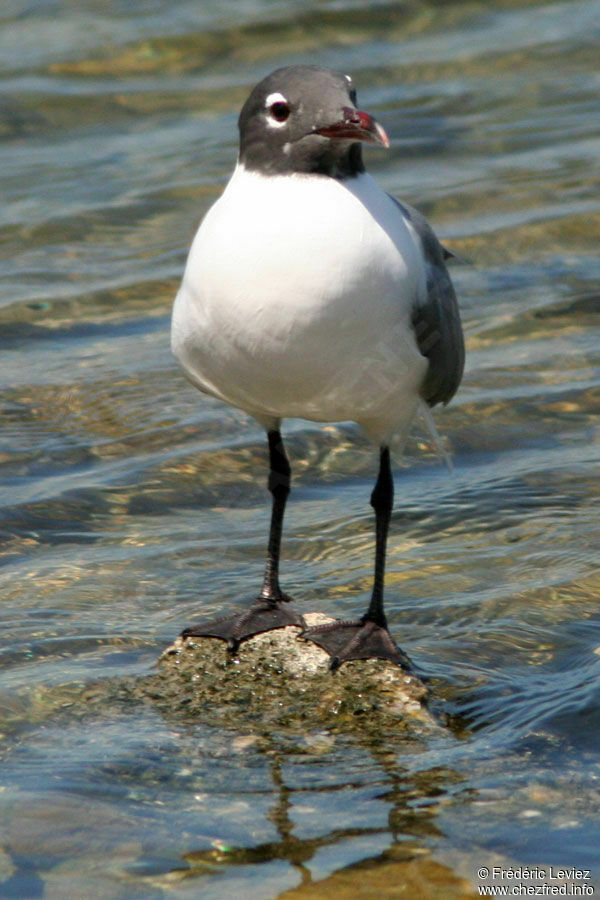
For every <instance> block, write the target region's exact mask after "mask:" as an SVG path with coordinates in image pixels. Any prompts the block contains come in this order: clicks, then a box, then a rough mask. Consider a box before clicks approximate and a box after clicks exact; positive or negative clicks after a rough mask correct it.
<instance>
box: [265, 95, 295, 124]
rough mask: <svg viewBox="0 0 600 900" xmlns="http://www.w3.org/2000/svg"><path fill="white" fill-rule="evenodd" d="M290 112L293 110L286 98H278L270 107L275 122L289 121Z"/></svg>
mask: <svg viewBox="0 0 600 900" xmlns="http://www.w3.org/2000/svg"><path fill="white" fill-rule="evenodd" d="M290 112H291V110H290V108H289V106H288V104H287V103H286V102H285V100H276V101H275V102H274V103H271V105H270V107H269V115H270V116H271V118H272V119H274V120H275V122H280V123H282V122H287V120H288V119H289V117H290Z"/></svg>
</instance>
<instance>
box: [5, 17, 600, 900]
mask: <svg viewBox="0 0 600 900" xmlns="http://www.w3.org/2000/svg"><path fill="white" fill-rule="evenodd" d="M298 10H299V7H298V4H294V3H292V2H291V0H279V2H277V3H269V2H267V0H245V2H241V3H240V2H236V3H233V2H231V0H229V2H223V0H221V2H219V3H213V2H207V3H202V4H200V3H194V2H192V0H189V2H172V3H167V2H165V0H152V2H147V3H144V4H130V3H126V2H114V3H112V4H105V3H103V2H99V0H97V2H92V0H83V2H78V3H71V2H67V0H63V2H52V0H45V2H38V3H37V4H30V3H26V2H25V0H8V2H5V4H4V6H3V11H2V13H1V14H0V25H1V27H0V192H1V195H2V198H3V202H2V204H1V207H0V341H1V343H0V351H1V357H0V360H1V372H2V379H1V383H0V408H1V410H2V418H1V420H0V477H1V479H2V486H3V491H2V496H1V500H0V536H1V539H2V549H1V561H2V564H3V565H2V568H1V569H0V584H1V596H2V606H1V611H0V616H1V619H0V621H1V627H2V633H3V637H4V640H3V642H2V644H3V645H2V650H1V656H0V664H1V666H2V677H1V688H0V691H1V696H0V719H1V724H0V731H1V732H2V742H1V745H0V748H1V753H2V768H1V771H0V804H1V805H2V808H3V817H2V825H1V826H0V896H3V897H15V898H16V897H42V896H43V897H46V898H63V897H65V896H76V897H78V898H88V897H89V898H94V900H96V898H110V900H117V898H118V900H130V898H152V900H154V898H167V897H173V898H187V897H198V896H202V897H203V898H219V900H220V898H224V897H233V896H236V895H243V896H244V897H248V898H257V900H258V898H274V897H278V896H280V895H285V896H286V897H287V896H289V897H311V898H315V897H317V898H318V897H320V896H321V893H320V892H321V891H322V892H323V894H322V895H323V896H324V895H325V893H327V896H328V897H337V898H342V897H353V898H355V897H363V896H364V897H366V896H372V895H376V896H379V897H384V898H385V897H390V898H391V897H394V896H399V895H400V894H399V893H398V892H399V891H400V889H402V890H403V891H404V894H403V895H412V896H415V897H421V896H422V897H429V896H431V897H443V898H447V897H459V896H465V897H466V896H468V894H469V891H470V890H471V887H473V886H476V885H477V883H478V875H477V872H478V869H479V868H480V867H481V866H487V867H493V866H500V867H504V868H506V867H508V866H509V865H513V866H516V865H528V866H534V865H537V866H538V867H543V868H545V870H546V871H547V872H549V866H550V865H553V866H555V867H556V868H558V867H559V866H562V867H573V866H575V867H579V868H582V869H591V874H590V879H589V880H588V881H587V882H584V881H582V880H579V881H575V882H574V883H577V884H578V885H580V886H582V885H583V886H584V887H586V886H587V887H589V886H595V887H596V893H597V892H599V891H600V859H599V856H600V853H599V851H598V847H599V846H600V824H599V823H600V817H599V811H600V810H599V807H600V798H599V794H598V785H599V783H600V766H599V760H600V756H599V750H600V738H599V737H598V726H599V724H600V689H599V687H598V685H599V683H600V682H599V680H598V676H599V674H600V570H599V569H598V546H599V543H600V515H599V512H598V510H599V502H598V501H599V496H600V487H599V479H598V472H599V469H600V427H599V418H598V412H599V410H600V377H599V371H600V293H599V289H598V282H599V278H600V262H599V259H598V231H599V226H600V199H599V192H598V187H599V186H600V177H599V175H598V166H597V160H598V157H599V155H600V124H599V123H600V120H599V118H598V89H599V86H600V82H599V76H598V68H597V54H598V38H599V37H600V3H598V2H591V0H579V2H577V0H574V2H564V3H539V2H538V3H526V2H522V0H512V2H511V0H506V2H498V3H495V4H493V5H490V4H484V3H478V2H470V3H452V2H441V0H439V2H430V3H422V2H407V3H387V2H379V3H372V4H369V5H366V4H361V3H357V2H352V0H340V2H329V0H321V2H318V0H314V2H307V3H304V4H303V5H302V11H301V12H299V11H298ZM300 61H306V62H310V63H318V64H324V65H330V66H334V67H336V68H340V69H342V70H344V71H350V72H352V74H353V76H354V79H355V81H356V82H357V84H358V86H359V94H360V99H361V104H362V106H363V107H365V108H367V109H369V110H371V111H373V112H374V113H375V114H376V115H377V117H378V119H379V120H380V121H381V122H382V123H383V124H384V125H385V128H386V130H387V131H388V133H389V134H390V136H391V137H392V148H391V150H390V151H389V152H388V153H387V154H386V153H382V152H377V151H369V153H368V161H367V162H368V165H369V168H370V169H371V171H373V172H374V174H375V175H376V176H377V178H378V180H379V181H380V182H381V183H382V185H383V186H384V187H385V188H386V189H387V190H389V191H390V192H392V193H394V194H396V195H397V196H399V197H402V198H404V199H405V200H407V201H408V202H410V203H413V204H414V205H415V206H417V207H419V208H420V209H421V210H422V211H423V212H424V213H425V214H426V215H427V216H428V217H429V218H430V220H431V221H432V223H433V224H434V226H435V228H436V230H437V232H438V234H439V235H440V236H441V237H442V238H443V239H444V240H445V241H446V243H447V244H448V246H449V247H450V248H451V249H452V250H454V251H455V252H456V253H457V254H458V255H460V256H461V257H464V258H465V259H466V260H468V261H469V264H465V265H454V266H453V277H454V280H455V283H456V286H457V291H458V293H459V296H460V299H461V307H462V314H463V320H464V324H465V330H466V334H467V353H468V355H467V369H466V373H465V378H464V383H463V385H462V387H461V389H460V391H459V394H458V395H457V397H456V398H455V399H454V401H453V402H452V404H451V405H450V406H449V407H448V408H447V409H446V410H442V411H440V412H439V413H438V414H436V419H437V423H438V427H439V428H440V429H441V431H442V433H443V435H444V441H445V444H446V446H447V448H448V450H449V452H450V453H451V455H452V459H453V463H454V472H453V474H452V475H449V474H448V473H447V472H446V470H445V468H444V466H443V465H442V464H441V463H440V461H439V460H438V459H437V457H436V454H435V452H434V450H433V448H432V447H431V445H430V442H429V439H428V438H427V435H426V432H425V431H424V429H423V428H422V427H421V425H420V424H419V423H417V424H416V425H415V428H414V432H413V436H412V438H411V440H410V442H409V444H408V447H407V451H406V454H405V456H404V458H403V459H399V458H396V460H395V469H396V476H397V477H396V510H395V514H394V519H393V523H392V534H391V539H390V553H389V573H388V585H389V587H388V594H387V596H388V600H387V602H388V609H389V618H390V623H391V627H392V630H393V632H394V634H395V636H396V637H397V638H398V640H399V642H400V643H401V645H402V646H403V648H404V649H405V650H406V651H407V652H408V653H409V654H410V656H411V657H412V658H413V659H414V660H415V661H416V663H417V665H418V667H419V671H420V673H421V674H422V675H423V676H426V677H427V678H428V679H429V686H430V688H431V691H432V709H433V711H434V713H435V714H436V716H438V717H439V720H440V722H441V723H442V725H443V728H441V729H440V730H439V733H435V734H434V735H432V736H430V737H429V738H427V739H426V740H422V741H417V742H414V741H412V742H411V741H407V740H405V739H403V738H402V737H401V736H398V735H395V734H382V735H381V736H380V740H379V741H377V740H373V739H372V736H371V737H370V739H369V740H364V741H362V740H359V739H357V738H356V735H354V734H344V733H343V732H341V733H340V732H339V731H336V729H335V727H334V725H335V723H334V722H332V728H331V729H330V730H328V729H325V730H323V731H321V732H319V733H308V734H305V735H301V734H300V735H298V734H293V735H288V734H285V733H283V732H282V733H272V734H267V735H265V734H262V733H261V732H260V727H259V726H258V725H257V727H256V728H255V729H249V728H248V724H247V723H244V726H243V728H240V729H239V730H237V731H236V729H235V728H231V727H228V728H225V727H222V728H219V727H218V726H217V725H216V724H215V723H214V721H213V720H212V719H211V720H210V722H208V721H204V720H202V719H199V718H197V717H189V716H188V717H186V716H182V715H178V714H177V713H175V712H174V713H173V714H172V715H167V714H165V713H164V710H161V708H159V707H158V706H157V707H153V706H152V704H149V703H145V704H139V703H136V702H133V701H132V699H131V694H130V693H129V692H128V691H127V690H126V689H125V687H124V685H127V684H131V683H132V682H133V681H135V680H136V679H138V680H139V681H140V683H143V681H144V679H147V678H148V677H150V676H151V674H152V672H153V671H154V669H153V666H154V663H155V661H156V659H157V657H158V655H159V653H160V651H161V650H162V649H163V648H164V647H165V646H166V645H167V644H168V643H169V642H170V641H171V640H172V639H173V638H174V636H175V635H176V634H177V633H178V632H179V630H180V629H181V627H182V626H183V625H185V624H187V623H189V622H190V621H191V620H193V619H194V618H197V617H198V616H199V614H200V613H207V614H210V613H213V612H216V611H221V610H224V609H230V608H234V607H235V606H237V605H238V604H239V603H241V602H243V600H244V599H246V598H248V597H249V596H251V594H252V592H253V591H255V590H256V588H257V586H258V583H259V580H260V577H261V570H262V561H263V551H264V544H265V535H266V528H267V519H268V502H267V495H266V492H265V487H264V485H265V477H266V474H265V452H264V448H263V436H262V433H261V431H260V429H259V428H258V426H256V425H255V424H254V423H253V422H251V421H249V420H248V419H247V418H246V417H245V416H244V415H242V414H241V413H238V412H236V411H234V410H231V409H227V408H224V407H223V406H222V405H220V404H219V403H217V402H216V401H212V400H210V399H208V398H205V397H204V398H203V397H201V396H200V395H199V394H198V393H197V392H195V391H194V390H193V389H192V388H191V387H189V386H187V384H186V383H185V382H184V379H183V378H182V376H181V374H180V373H179V371H178V370H177V368H176V366H175V364H174V362H173V361H172V359H171V358H170V355H169V346H168V345H169V340H168V331H169V315H170V306H171V302H172V297H173V295H174V292H175V290H176V286H177V282H178V279H179V277H180V275H181V271H182V266H183V263H184V260H185V255H186V250H187V246H188V244H189V241H190V239H191V237H192V235H193V232H194V229H195V227H196V225H197V222H198V220H199V218H200V217H201V215H202V214H203V212H204V211H205V210H206V208H207V207H208V205H209V204H210V203H211V202H212V201H213V199H214V198H215V197H216V196H217V195H218V193H219V191H220V190H221V187H222V185H223V183H224V181H225V180H226V178H227V176H228V173H229V171H230V170H231V167H232V165H233V162H234V159H235V152H236V131H235V122H236V116H237V111H238V109H239V106H240V104H241V102H242V100H243V98H244V97H245V95H246V93H247V92H248V89H249V88H250V86H251V85H252V84H254V83H255V82H256V81H257V80H258V79H259V78H260V77H262V75H264V74H265V73H266V72H268V71H269V70H271V69H273V68H275V67H276V66H279V65H283V64H287V63H292V62H300ZM285 433H286V435H287V442H288V448H289V452H290V457H291V461H292V466H293V468H294V476H295V481H294V487H295V491H294V493H293V495H292V500H291V502H290V506H289V510H288V513H287V518H286V532H285V543H284V563H283V571H284V577H285V586H286V588H287V589H288V590H289V591H290V592H291V593H293V594H294V595H295V596H296V598H297V600H298V603H299V605H300V607H301V608H302V609H306V610H309V609H315V608H318V609H321V610H322V611H323V612H326V613H329V614H336V615H341V616H343V617H351V616H352V615H355V614H357V613H358V612H360V611H361V610H362V608H363V606H364V604H365V601H366V598H367V596H368V587H369V580H370V576H371V556H372V547H373V538H372V521H371V515H370V508H369V506H368V502H367V501H368V496H369V492H370V489H371V486H372V482H373V477H374V471H375V453H374V451H373V449H372V448H371V447H370V446H369V445H368V443H367V441H366V440H365V438H364V437H362V436H361V435H360V434H359V433H357V432H356V430H355V429H354V428H353V427H352V426H346V425H337V426H330V427H325V428H323V427H319V426H315V425H312V424H308V423H304V422H290V423H288V424H287V428H286V431H285ZM257 736H260V740H257ZM594 879H595V881H594ZM546 880H548V879H546ZM563 882H564V878H563ZM563 882H560V881H556V880H555V881H554V882H550V884H559V883H563ZM496 883H500V882H496ZM505 883H506V882H505ZM531 883H532V882H529V884H531ZM513 884H514V882H513ZM299 885H304V887H298V886H299ZM470 886H471V887H470ZM296 888H297V890H296V891H295V890H294V889H296ZM369 892H370V893H369ZM581 895H582V896H591V894H589V892H588V893H587V894H583V893H582V894H581Z"/></svg>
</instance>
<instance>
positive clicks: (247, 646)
mask: <svg viewBox="0 0 600 900" xmlns="http://www.w3.org/2000/svg"><path fill="white" fill-rule="evenodd" d="M305 620H306V622H307V624H308V625H317V624H322V623H326V622H330V621H333V620H332V619H330V618H329V617H327V616H325V615H323V614H322V613H308V614H307V615H306V616H305ZM299 633H300V629H299V628H297V627H295V626H290V627H287V628H280V629H276V630H273V631H269V632H267V633H265V634H260V635H256V636H254V637H252V638H250V639H248V640H246V641H244V642H243V643H242V645H241V646H240V649H239V653H238V655H236V656H231V654H229V652H228V651H227V648H226V645H225V642H224V641H221V640H218V639H215V638H197V637H193V638H181V637H178V638H177V639H176V640H175V642H174V643H173V644H172V645H171V646H170V647H168V648H167V649H166V650H165V651H164V653H163V654H162V655H161V657H160V659H159V662H158V674H157V675H155V676H153V677H152V678H151V679H146V683H145V693H146V695H147V697H148V698H149V699H151V700H152V701H153V702H154V703H156V704H157V705H158V706H159V707H160V708H161V711H162V712H163V714H165V715H168V714H169V713H170V714H172V715H181V714H182V713H184V714H186V715H189V716H193V717H200V718H202V719H203V721H205V722H207V723H213V724H215V725H219V726H221V727H222V726H225V727H232V728H234V729H235V730H236V731H237V730H239V729H240V727H241V726H244V727H245V726H247V725H248V724H252V725H253V726H254V727H253V729H252V730H254V729H255V728H256V727H258V728H264V727H266V726H267V727H271V726H274V725H277V726H283V727H288V728H293V729H297V728H302V730H303V731H304V732H305V733H306V731H307V730H310V731H313V730H314V729H323V728H326V729H335V730H339V729H341V730H347V729H352V730H354V729H357V728H359V729H360V730H361V731H363V730H367V731H371V730H373V733H374V734H377V733H380V730H381V728H382V727H386V729H388V730H389V728H392V729H393V730H394V731H398V729H400V730H403V729H407V728H409V729H411V730H412V731H415V730H416V731H422V730H423V729H428V728H431V727H434V728H437V727H438V726H437V725H436V723H435V722H434V720H433V718H432V717H431V715H430V713H429V712H428V710H427V707H426V701H427V689H426V688H425V686H424V684H423V683H422V682H421V681H420V680H419V679H418V678H417V677H416V676H415V675H412V674H409V673H407V672H405V671H404V670H403V669H401V668H399V667H398V666H396V665H394V664H393V663H390V662H387V661H384V660H378V659H370V660H352V661H350V662H346V663H344V664H343V665H342V666H341V667H340V668H339V669H338V670H337V671H336V672H331V671H330V669H329V663H330V657H329V655H328V654H327V653H326V651H325V650H323V649H321V647H318V646H317V645H316V644H314V643H312V642H311V641H305V640H302V639H301V638H299Z"/></svg>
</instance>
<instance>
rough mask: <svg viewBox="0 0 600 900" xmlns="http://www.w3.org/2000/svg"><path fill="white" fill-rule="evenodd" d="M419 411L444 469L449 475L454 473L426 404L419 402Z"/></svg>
mask: <svg viewBox="0 0 600 900" xmlns="http://www.w3.org/2000/svg"><path fill="white" fill-rule="evenodd" d="M419 409H420V411H421V415H422V416H423V419H424V421H425V425H426V426H427V431H428V432H429V435H430V437H431V440H432V441H433V443H434V444H435V449H436V450H437V452H438V454H439V455H440V457H441V458H442V460H443V461H444V464H445V466H446V468H447V469H448V471H449V472H450V474H452V472H453V471H454V468H453V466H452V460H451V459H450V456H449V454H448V453H447V452H446V449H445V448H444V445H443V444H442V439H441V437H440V433H439V431H438V430H437V428H436V426H435V422H434V419H433V416H432V415H431V410H430V409H429V407H428V406H427V404H426V403H424V402H423V400H421V401H420V402H419Z"/></svg>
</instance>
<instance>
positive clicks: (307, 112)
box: [239, 66, 389, 178]
mask: <svg viewBox="0 0 600 900" xmlns="http://www.w3.org/2000/svg"><path fill="white" fill-rule="evenodd" d="M239 129H240V162H241V163H243V165H244V166H245V167H246V168H247V169H250V170H253V171H259V172H262V173H264V174H267V175H281V174H291V173H293V172H303V173H310V174H317V175H329V176H333V177H335V178H345V177H351V176H353V175H357V174H358V173H359V172H364V166H363V162H362V153H361V142H363V141H366V142H368V143H372V144H381V145H382V146H384V147H388V146H389V140H388V137H387V135H386V133H385V131H384V130H383V128H382V127H381V126H380V125H378V124H377V122H376V121H375V119H373V117H372V116H370V115H369V114H368V113H366V112H362V111H361V110H359V109H357V108H356V91H355V90H354V87H353V84H352V79H351V78H350V76H348V75H342V74H341V73H339V72H334V71H332V70H331V69H325V68H322V67H320V66H289V67H287V68H285V69H277V70H276V71H275V72H272V73H271V75H268V76H267V77H266V78H264V79H263V81H261V82H260V83H259V84H257V85H256V87H255V88H254V90H253V91H252V93H251V94H250V96H249V97H248V99H247V100H246V102H245V103H244V105H243V107H242V111H241V113H240V118H239Z"/></svg>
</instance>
